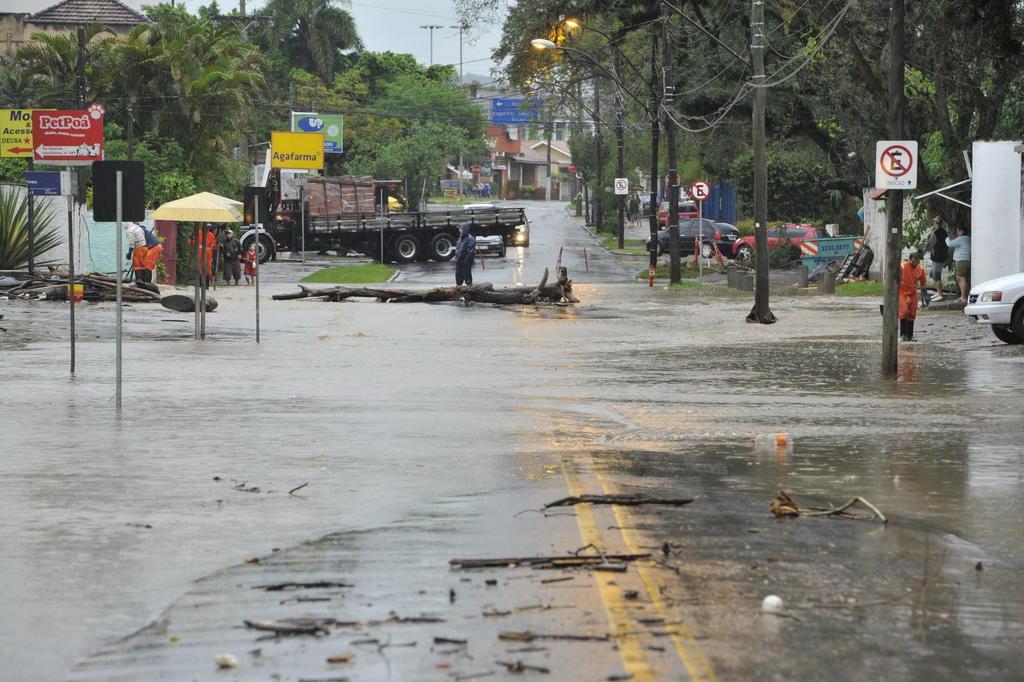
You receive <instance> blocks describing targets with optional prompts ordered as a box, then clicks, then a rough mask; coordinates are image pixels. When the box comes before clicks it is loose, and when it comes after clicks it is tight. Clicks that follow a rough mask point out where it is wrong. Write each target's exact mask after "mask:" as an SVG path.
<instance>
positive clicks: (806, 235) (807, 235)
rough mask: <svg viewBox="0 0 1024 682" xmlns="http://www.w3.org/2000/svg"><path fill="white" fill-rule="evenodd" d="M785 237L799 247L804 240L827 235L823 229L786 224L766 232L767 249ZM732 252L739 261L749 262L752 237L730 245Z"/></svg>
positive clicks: (752, 245) (772, 247) (752, 250)
mask: <svg viewBox="0 0 1024 682" xmlns="http://www.w3.org/2000/svg"><path fill="white" fill-rule="evenodd" d="M783 237H785V238H786V239H789V242H790V243H791V244H792V245H793V246H799V245H800V242H802V241H804V240H805V239H827V238H828V233H827V232H826V231H825V228H824V227H815V226H813V225H796V224H795V223H786V224H785V225H782V226H781V227H773V228H771V229H769V230H768V248H769V249H774V248H775V247H776V246H778V244H779V239H781V238H783ZM732 251H733V253H734V254H736V258H737V259H739V260H749V259H750V258H752V257H753V256H754V237H753V235H751V236H749V237H741V238H740V239H737V240H736V243H735V244H733V245H732Z"/></svg>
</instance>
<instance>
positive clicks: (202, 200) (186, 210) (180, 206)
mask: <svg viewBox="0 0 1024 682" xmlns="http://www.w3.org/2000/svg"><path fill="white" fill-rule="evenodd" d="M149 217H150V218H151V219H152V220H177V221H179V222H193V223H240V222H242V202H240V201H235V200H233V199H228V198H227V197H222V196H220V195H217V194H213V193H212V192H200V193H199V194H193V195H192V196H190V197H184V198H182V199H175V200H174V201H168V202H167V203H166V204H163V205H162V206H160V208H158V209H156V210H155V211H153V213H152V214H150V216H149Z"/></svg>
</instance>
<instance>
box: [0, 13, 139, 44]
mask: <svg viewBox="0 0 1024 682" xmlns="http://www.w3.org/2000/svg"><path fill="white" fill-rule="evenodd" d="M145 23H149V19H147V18H146V16H145V15H144V14H142V13H141V12H138V11H136V10H134V9H132V8H131V7H129V6H128V5H126V4H124V3H123V2H120V1H119V0H63V1H62V2H58V3H57V4H55V5H51V6H49V7H47V8H46V9H43V10H40V11H39V12H36V13H35V14H26V13H17V12H0V57H7V56H11V55H13V54H14V53H15V52H17V51H18V49H19V48H20V47H22V46H23V45H27V44H28V43H30V42H32V35H33V34H35V33H50V34H55V35H67V34H69V33H74V32H75V30H76V29H78V28H80V27H83V26H88V25H89V24H99V25H101V26H106V27H107V28H109V29H110V30H112V31H114V32H115V33H128V32H129V31H131V30H132V28H134V27H135V26H138V25H139V24H145Z"/></svg>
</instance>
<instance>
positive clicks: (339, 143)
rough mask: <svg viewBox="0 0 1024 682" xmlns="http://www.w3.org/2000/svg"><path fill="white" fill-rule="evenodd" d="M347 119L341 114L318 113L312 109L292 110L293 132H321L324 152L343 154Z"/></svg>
mask: <svg viewBox="0 0 1024 682" xmlns="http://www.w3.org/2000/svg"><path fill="white" fill-rule="evenodd" d="M344 130H345V119H344V117H343V116H342V115H341V114H322V115H321V114H318V113H315V112H311V111H293V112H292V132H293V133H321V134H323V136H324V152H325V153H327V154H341V153H342V152H343V151H344V149H345V146H344V143H343V136H344Z"/></svg>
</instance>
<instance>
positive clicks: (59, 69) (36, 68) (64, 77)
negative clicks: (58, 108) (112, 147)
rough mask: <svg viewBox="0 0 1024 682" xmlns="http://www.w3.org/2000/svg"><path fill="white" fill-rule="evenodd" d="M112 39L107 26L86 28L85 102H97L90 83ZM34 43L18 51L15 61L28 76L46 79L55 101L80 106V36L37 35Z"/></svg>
mask: <svg viewBox="0 0 1024 682" xmlns="http://www.w3.org/2000/svg"><path fill="white" fill-rule="evenodd" d="M112 39H113V33H112V32H111V30H110V29H108V28H106V27H104V26H100V25H99V24H90V25H89V26H87V27H85V50H84V51H83V53H82V58H83V60H84V64H83V66H84V71H85V81H86V85H87V91H86V93H85V95H86V101H92V100H94V99H97V98H96V95H97V92H96V89H95V88H94V87H92V86H91V84H92V82H93V77H94V75H95V74H97V73H98V72H100V71H101V69H98V68H97V66H98V64H99V62H100V61H101V59H102V56H103V52H104V46H105V44H106V43H108V42H109V41H110V40H112ZM32 41H33V42H32V43H29V44H28V45H25V46H24V47H22V48H21V49H19V50H18V52H17V54H16V55H15V61H16V62H18V63H21V64H25V65H26V68H27V70H28V73H29V74H31V75H38V76H43V77H45V78H46V79H47V81H48V82H49V84H50V89H51V90H52V92H53V98H54V101H55V102H61V103H63V104H65V105H66V106H68V107H69V108H75V107H77V105H78V97H77V89H76V87H75V70H76V67H77V65H78V36H76V35H74V34H71V35H54V34H49V33H34V34H32Z"/></svg>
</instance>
